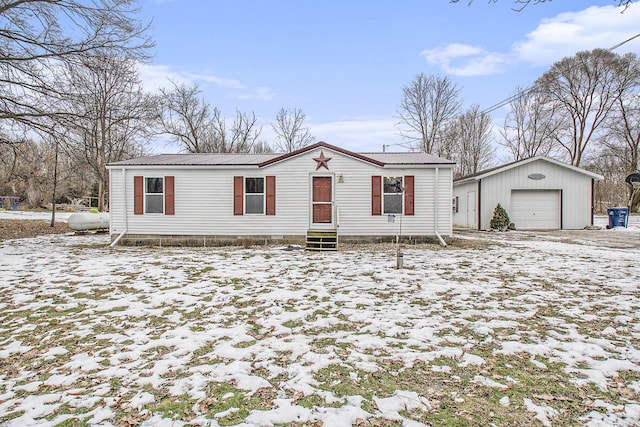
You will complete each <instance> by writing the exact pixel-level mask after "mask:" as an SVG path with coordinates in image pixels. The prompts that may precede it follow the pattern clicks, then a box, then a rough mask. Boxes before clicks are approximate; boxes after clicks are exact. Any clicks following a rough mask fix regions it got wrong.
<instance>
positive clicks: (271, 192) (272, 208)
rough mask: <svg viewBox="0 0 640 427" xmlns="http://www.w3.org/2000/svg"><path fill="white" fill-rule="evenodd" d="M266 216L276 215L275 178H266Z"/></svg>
mask: <svg viewBox="0 0 640 427" xmlns="http://www.w3.org/2000/svg"><path fill="white" fill-rule="evenodd" d="M266 187H267V212H266V213H267V215H275V214H276V177H275V176H268V177H267V186H266Z"/></svg>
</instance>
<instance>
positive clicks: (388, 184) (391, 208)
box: [382, 176, 403, 214]
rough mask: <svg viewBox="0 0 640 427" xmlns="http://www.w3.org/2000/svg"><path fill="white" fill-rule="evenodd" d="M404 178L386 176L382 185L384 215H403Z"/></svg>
mask: <svg viewBox="0 0 640 427" xmlns="http://www.w3.org/2000/svg"><path fill="white" fill-rule="evenodd" d="M402 193H403V186H402V177H401V176H385V177H384V180H383V183H382V196H383V213H385V214H401V213H402V199H403V197H402Z"/></svg>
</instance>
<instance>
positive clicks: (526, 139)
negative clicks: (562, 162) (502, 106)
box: [500, 88, 559, 161]
mask: <svg viewBox="0 0 640 427" xmlns="http://www.w3.org/2000/svg"><path fill="white" fill-rule="evenodd" d="M510 106H511V110H510V111H509V113H508V114H507V116H506V117H505V121H504V127H503V129H501V130H500V134H501V135H502V138H503V141H502V142H501V144H502V145H504V146H505V147H506V148H507V149H508V150H509V151H510V152H511V153H512V155H513V160H514V161H517V160H522V159H527V158H530V157H535V156H537V155H549V154H550V153H551V151H552V150H553V135H554V133H555V132H556V131H557V130H558V126H559V121H558V120H556V119H555V115H554V108H555V104H549V105H545V103H544V102H542V100H541V96H540V94H539V93H538V92H536V91H535V90H534V89H531V90H525V89H522V88H517V89H516V94H515V95H514V96H513V97H512V101H511V103H510Z"/></svg>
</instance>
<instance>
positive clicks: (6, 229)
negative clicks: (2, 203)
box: [0, 219, 71, 242]
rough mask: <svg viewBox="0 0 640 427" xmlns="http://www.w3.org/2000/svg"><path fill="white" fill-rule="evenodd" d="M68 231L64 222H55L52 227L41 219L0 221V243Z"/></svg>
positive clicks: (48, 222)
mask: <svg viewBox="0 0 640 427" xmlns="http://www.w3.org/2000/svg"><path fill="white" fill-rule="evenodd" d="M70 231H71V229H70V228H69V226H68V225H67V223H65V222H56V223H55V224H54V226H53V227H52V226H51V221H44V220H41V219H0V242H2V241H4V240H10V239H24V238H28V237H37V236H43V235H45V234H61V233H67V232H70Z"/></svg>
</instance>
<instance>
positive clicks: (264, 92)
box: [238, 86, 274, 101]
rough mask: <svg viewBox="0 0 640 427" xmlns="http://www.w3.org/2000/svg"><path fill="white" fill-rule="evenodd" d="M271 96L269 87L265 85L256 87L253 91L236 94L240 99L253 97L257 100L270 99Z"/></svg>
mask: <svg viewBox="0 0 640 427" xmlns="http://www.w3.org/2000/svg"><path fill="white" fill-rule="evenodd" d="M273 97H274V93H273V92H272V91H271V88H268V87H265V86H261V87H257V88H255V90H254V91H253V92H250V93H249V92H247V93H243V94H240V95H239V96H238V98H240V99H248V100H251V99H255V100H259V101H271V100H272V99H273Z"/></svg>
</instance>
